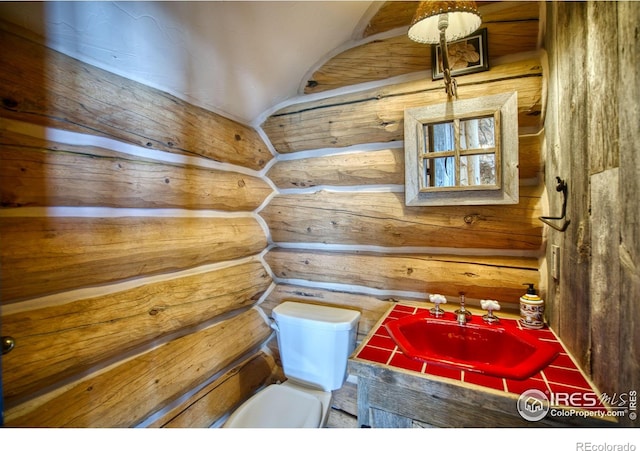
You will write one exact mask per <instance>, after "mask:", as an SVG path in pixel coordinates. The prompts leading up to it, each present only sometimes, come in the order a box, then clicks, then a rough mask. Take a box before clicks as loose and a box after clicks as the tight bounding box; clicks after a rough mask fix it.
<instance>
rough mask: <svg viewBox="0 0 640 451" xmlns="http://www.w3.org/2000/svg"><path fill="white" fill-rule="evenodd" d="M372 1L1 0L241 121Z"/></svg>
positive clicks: (46, 31)
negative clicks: (63, 0) (64, 0)
mask: <svg viewBox="0 0 640 451" xmlns="http://www.w3.org/2000/svg"><path fill="white" fill-rule="evenodd" d="M373 10H374V6H373V5H372V2H371V1H279V2H276V1H195V2H187V1H164V2H162V1H161V2H156V1H142V2H101V1H87V2H83V1H74V2H57V1H46V2H0V18H2V19H4V20H6V21H8V22H12V23H14V24H17V25H19V26H21V27H24V28H27V29H29V30H31V31H33V32H36V33H37V34H39V35H40V36H43V37H44V38H45V39H46V43H47V45H48V46H49V47H51V48H53V49H55V50H58V51H60V52H63V53H65V54H67V55H69V56H72V57H74V58H77V59H80V60H82V61H85V62H87V63H89V64H93V65H95V66H98V67H101V68H103V69H106V70H109V71H111V72H114V73H116V74H118V75H122V76H125V77H127V78H130V79H132V80H136V81H139V82H142V83H144V84H146V85H149V86H153V87H155V88H158V89H161V90H163V91H166V92H169V93H171V94H174V95H176V96H177V97H180V98H181V99H184V100H186V101H189V102H191V103H194V104H196V105H199V106H202V107H204V108H207V109H209V110H212V111H215V112H217V113H220V114H223V115H225V116H227V117H229V118H232V119H236V120H239V121H240V122H244V123H246V124H253V125H259V124H258V123H257V122H258V121H259V120H260V117H261V115H262V114H263V113H265V112H266V111H268V110H269V109H271V108H272V107H274V106H276V105H277V104H279V103H281V102H283V101H285V100H287V99H290V98H292V97H295V96H297V95H298V94H299V92H300V89H301V87H303V86H304V84H305V82H306V79H305V78H306V77H305V75H307V74H308V73H309V72H310V71H311V70H313V69H315V68H316V67H317V66H318V65H319V64H320V63H322V62H323V61H324V60H325V59H326V58H327V57H328V56H329V55H330V54H331V53H332V52H333V51H334V50H335V49H336V48H339V47H345V46H348V45H349V44H350V42H351V41H352V40H353V38H354V36H356V34H357V33H358V32H359V31H360V27H362V26H364V24H366V23H365V22H366V19H368V17H369V15H370V14H371V13H372V11H373Z"/></svg>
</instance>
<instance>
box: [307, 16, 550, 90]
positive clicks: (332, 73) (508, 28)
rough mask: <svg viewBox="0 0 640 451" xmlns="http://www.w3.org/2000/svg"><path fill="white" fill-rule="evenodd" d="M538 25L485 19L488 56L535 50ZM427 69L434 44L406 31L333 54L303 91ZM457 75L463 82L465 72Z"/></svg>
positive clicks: (341, 85) (494, 57)
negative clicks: (422, 42)
mask: <svg viewBox="0 0 640 451" xmlns="http://www.w3.org/2000/svg"><path fill="white" fill-rule="evenodd" d="M538 27H539V24H538V20H537V19H532V20H528V21H521V20H519V21H516V22H497V23H483V25H482V28H486V29H487V43H488V48H487V53H488V55H487V58H489V60H495V59H496V58H500V57H502V56H506V55H513V54H516V53H522V52H530V51H534V50H536V49H537V45H538ZM427 70H431V46H429V45H425V44H421V43H418V42H414V41H412V40H411V39H409V37H408V36H407V35H406V33H403V34H401V35H399V36H393V37H390V38H386V39H376V40H374V41H371V42H366V43H364V44H362V45H359V46H357V47H352V48H350V49H347V50H345V51H344V52H341V53H340V54H338V55H336V56H334V57H333V58H331V59H330V60H329V61H327V62H326V63H324V64H323V65H322V66H321V67H320V68H319V69H318V70H316V71H315V72H314V73H313V74H312V76H311V78H310V79H309V80H308V81H307V84H306V87H305V89H304V93H305V94H313V93H318V92H324V91H328V90H331V89H337V88H342V87H345V86H350V85H356V84H358V83H367V82H372V81H376V80H384V79H387V78H391V77H397V76H400V75H406V74H410V73H412V72H418V71H427ZM428 78H431V76H430V75H428ZM456 79H457V80H458V82H460V81H461V80H462V76H458V77H456Z"/></svg>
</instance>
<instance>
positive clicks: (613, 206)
mask: <svg viewBox="0 0 640 451" xmlns="http://www.w3.org/2000/svg"><path fill="white" fill-rule="evenodd" d="M618 183H619V176H618V168H616V169H609V170H607V171H604V172H602V173H600V174H594V175H593V176H591V183H590V187H591V188H590V189H591V227H592V229H591V232H592V240H591V271H590V281H589V284H590V291H591V318H590V326H591V327H590V328H591V331H590V334H591V359H592V360H593V362H599V363H598V364H595V365H594V366H593V368H592V370H591V374H592V378H593V382H594V383H595V384H596V386H597V387H598V389H599V390H600V391H602V392H603V393H616V392H620V391H621V390H623V389H622V387H620V386H619V385H618V380H617V379H618V378H617V375H618V374H620V373H621V371H622V368H623V367H624V364H623V363H622V360H623V359H612V358H611V356H615V355H617V354H618V353H619V352H620V350H621V349H623V348H625V347H626V346H627V345H626V344H624V343H623V342H621V341H620V330H622V329H623V328H624V325H623V323H624V322H626V321H627V314H626V313H625V312H624V310H622V309H621V295H622V293H621V292H620V265H619V264H618V262H619V261H620V215H621V211H620V210H621V205H620V199H619V198H618V196H619V193H618ZM600 362H602V363H604V362H607V363H606V365H605V364H602V363H600Z"/></svg>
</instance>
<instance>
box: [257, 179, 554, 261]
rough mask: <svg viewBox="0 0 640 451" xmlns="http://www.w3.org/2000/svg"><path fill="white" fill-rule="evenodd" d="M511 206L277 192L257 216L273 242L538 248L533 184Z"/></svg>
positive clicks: (387, 195) (378, 195)
mask: <svg viewBox="0 0 640 451" xmlns="http://www.w3.org/2000/svg"><path fill="white" fill-rule="evenodd" d="M523 191H524V192H523V193H521V196H520V203H518V204H516V205H509V206H451V207H407V206H405V204H404V195H403V193H386V192H371V193H353V192H352V193H343V192H327V191H320V192H317V193H313V194H290V195H278V196H275V197H274V198H273V199H272V200H271V202H270V203H269V205H267V206H266V207H265V208H264V209H263V210H262V211H261V212H260V215H261V216H262V217H263V218H264V220H265V221H266V222H267V224H268V225H269V229H270V231H271V237H272V239H273V241H274V242H276V243H277V242H298V243H331V244H359V245H370V246H389V247H397V246H422V247H443V246H446V247H453V248H466V249H472V248H476V249H478V248H484V249H523V250H537V249H540V246H541V245H542V223H541V222H540V221H539V220H538V219H537V217H538V215H539V214H540V207H539V200H540V199H539V196H540V194H539V193H538V192H536V190H535V189H534V188H531V187H528V189H527V190H526V191H525V190H523Z"/></svg>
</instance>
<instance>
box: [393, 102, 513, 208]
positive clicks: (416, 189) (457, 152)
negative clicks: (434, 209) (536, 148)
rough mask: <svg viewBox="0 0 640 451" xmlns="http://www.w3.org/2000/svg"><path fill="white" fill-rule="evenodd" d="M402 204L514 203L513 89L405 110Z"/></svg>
mask: <svg viewBox="0 0 640 451" xmlns="http://www.w3.org/2000/svg"><path fill="white" fill-rule="evenodd" d="M405 197H406V199H405V203H406V204H407V205H456V204H458V205H459V204H463V205H481V204H512V203H517V202H518V108H517V95H516V93H509V94H500V95H496V96H488V97H480V98H475V99H470V100H463V101H454V102H447V103H444V104H438V105H431V106H427V107H419V108H413V109H408V110H405Z"/></svg>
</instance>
